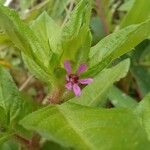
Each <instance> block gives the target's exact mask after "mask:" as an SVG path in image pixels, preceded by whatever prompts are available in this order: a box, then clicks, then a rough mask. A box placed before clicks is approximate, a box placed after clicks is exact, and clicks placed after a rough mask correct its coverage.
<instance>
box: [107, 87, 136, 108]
mask: <svg viewBox="0 0 150 150" xmlns="http://www.w3.org/2000/svg"><path fill="white" fill-rule="evenodd" d="M108 98H109V100H110V101H111V103H112V104H113V105H114V106H115V107H123V108H130V107H133V108H134V107H135V106H136V105H137V102H136V100H135V99H133V98H131V97H130V96H128V95H127V94H125V93H124V92H122V91H121V90H119V88H117V87H115V86H113V87H112V88H111V89H110V90H109V94H108Z"/></svg>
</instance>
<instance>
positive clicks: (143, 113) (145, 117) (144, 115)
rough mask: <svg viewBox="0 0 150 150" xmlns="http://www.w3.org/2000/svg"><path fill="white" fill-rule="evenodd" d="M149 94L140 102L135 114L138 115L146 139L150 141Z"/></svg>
mask: <svg viewBox="0 0 150 150" xmlns="http://www.w3.org/2000/svg"><path fill="white" fill-rule="evenodd" d="M149 108H150V93H149V94H147V95H146V96H145V97H144V99H143V100H142V101H141V102H140V104H139V106H138V107H137V109H136V113H138V115H139V117H140V118H139V119H140V122H141V124H142V126H143V128H144V129H145V130H146V133H147V135H148V139H149V140H150V126H149V124H150V109H149Z"/></svg>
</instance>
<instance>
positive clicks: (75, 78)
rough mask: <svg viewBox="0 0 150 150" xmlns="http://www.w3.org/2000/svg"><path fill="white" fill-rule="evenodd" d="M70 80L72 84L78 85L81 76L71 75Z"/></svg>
mask: <svg viewBox="0 0 150 150" xmlns="http://www.w3.org/2000/svg"><path fill="white" fill-rule="evenodd" d="M69 80H70V82H71V83H78V80H79V76H78V75H76V74H70V75H69Z"/></svg>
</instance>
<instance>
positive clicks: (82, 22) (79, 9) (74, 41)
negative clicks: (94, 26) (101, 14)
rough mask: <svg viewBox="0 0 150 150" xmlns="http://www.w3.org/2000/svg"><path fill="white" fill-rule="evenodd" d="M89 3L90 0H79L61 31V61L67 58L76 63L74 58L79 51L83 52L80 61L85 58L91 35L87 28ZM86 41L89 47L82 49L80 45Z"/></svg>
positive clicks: (89, 13)
mask: <svg viewBox="0 0 150 150" xmlns="http://www.w3.org/2000/svg"><path fill="white" fill-rule="evenodd" d="M91 5H92V1H91V0H81V1H80V2H79V3H78V4H77V6H76V7H75V8H74V10H73V12H72V14H71V16H70V19H69V21H68V22H67V24H65V26H64V28H63V32H62V45H63V56H62V61H64V60H66V59H69V60H74V61H76V63H78V59H76V57H77V54H78V53H79V51H80V52H81V51H82V52H83V53H85V55H84V58H83V60H82V61H85V60H86V59H87V57H88V53H89V48H90V44H91V37H90V36H91V35H90V30H89V22H90V15H91V8H92V6H91ZM87 39H88V42H87ZM87 43H89V44H88V46H89V47H87V48H86V49H82V46H83V45H86V44H87ZM79 63H80V62H79Z"/></svg>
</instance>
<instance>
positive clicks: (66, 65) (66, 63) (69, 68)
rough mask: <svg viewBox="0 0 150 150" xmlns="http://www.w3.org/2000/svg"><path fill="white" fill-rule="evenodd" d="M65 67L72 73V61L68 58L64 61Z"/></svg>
mask: <svg viewBox="0 0 150 150" xmlns="http://www.w3.org/2000/svg"><path fill="white" fill-rule="evenodd" d="M64 67H65V69H66V71H67V73H68V74H70V73H71V65H70V61H67V60H66V61H65V62H64Z"/></svg>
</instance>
